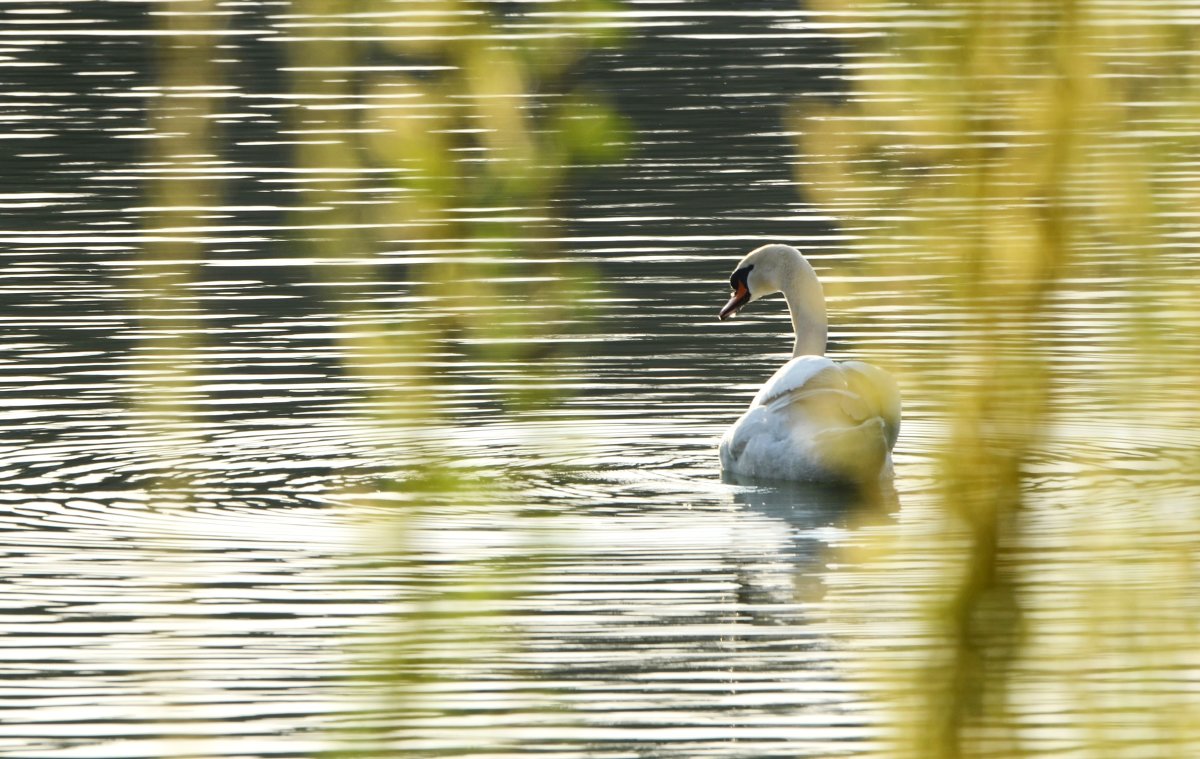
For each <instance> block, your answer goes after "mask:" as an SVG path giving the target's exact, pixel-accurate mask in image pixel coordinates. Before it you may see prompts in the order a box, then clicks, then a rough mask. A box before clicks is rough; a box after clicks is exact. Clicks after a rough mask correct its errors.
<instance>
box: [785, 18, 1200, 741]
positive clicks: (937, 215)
mask: <svg viewBox="0 0 1200 759" xmlns="http://www.w3.org/2000/svg"><path fill="white" fill-rule="evenodd" d="M811 5H812V8H813V10H814V11H815V12H816V13H817V14H818V15H819V17H820V19H821V20H822V21H827V22H834V23H837V24H839V25H841V26H840V27H839V28H848V29H853V28H858V29H860V30H867V33H862V34H855V35H848V36H847V41H846V43H845V44H846V51H845V62H846V63H845V69H846V77H845V80H846V82H847V83H849V84H851V85H852V88H851V89H850V91H849V92H847V93H846V95H845V99H844V101H843V102H839V103H833V104H831V103H827V102H824V103H823V102H815V101H814V102H804V103H801V104H798V105H797V107H796V108H795V111H794V113H793V124H794V126H795V129H796V131H797V133H798V134H800V135H801V136H800V138H799V139H800V144H799V154H800V159H799V173H798V179H799V181H800V183H801V184H802V185H803V186H804V189H805V192H806V193H807V196H808V199H809V200H810V201H812V202H813V203H815V204H817V205H819V206H820V207H822V208H823V209H825V210H828V211H829V213H830V215H832V216H834V217H836V218H838V219H839V220H841V221H842V226H843V230H844V231H845V233H846V235H847V237H848V238H849V239H850V240H851V241H852V242H851V246H854V245H856V244H857V245H860V246H861V247H862V249H864V250H870V251H872V256H871V257H870V258H869V260H866V261H864V263H863V264H862V268H863V270H864V271H865V272H866V273H867V274H868V275H869V276H871V277H873V278H874V279H873V281H876V282H886V281H898V282H900V283H901V284H900V285H899V286H898V287H897V288H896V291H895V292H894V293H892V300H890V301H889V302H888V303H886V304H883V305H885V306H886V307H887V308H888V309H891V310H894V311H897V312H899V313H902V314H904V315H906V316H909V317H912V318H913V319H914V326H916V325H917V324H920V323H921V321H919V320H921V319H925V320H927V321H926V322H925V323H934V324H939V322H938V318H939V315H944V314H945V313H946V312H950V313H953V314H954V315H955V316H956V322H957V323H949V324H947V323H945V322H944V320H942V322H941V323H940V324H939V327H940V328H939V329H938V330H936V331H934V330H928V332H929V335H928V337H927V338H924V339H929V340H935V341H937V344H936V347H930V349H929V350H927V351H925V352H924V356H925V360H923V361H921V362H912V364H911V365H909V366H904V367H898V368H900V369H901V370H902V371H903V374H904V376H905V378H906V380H907V384H908V385H909V388H908V390H907V391H906V403H909V401H910V400H914V399H920V400H918V401H917V402H918V403H925V404H927V405H928V406H929V407H930V412H931V413H933V414H935V415H941V416H943V417H944V418H946V419H947V422H948V424H947V426H948V428H949V432H948V439H946V440H945V441H944V443H943V445H942V451H943V454H942V457H941V461H940V465H939V468H938V472H937V475H936V477H937V482H938V483H939V484H938V485H937V489H938V491H939V493H940V494H939V498H938V499H937V500H938V502H939V505H940V508H939V509H937V510H936V513H935V514H934V515H931V516H928V517H927V519H928V521H927V522H922V523H921V524H920V525H915V524H909V525H905V526H902V528H901V529H900V530H899V531H898V533H897V534H890V533H880V535H879V538H878V540H876V541H875V542H873V543H872V544H871V545H870V546H869V548H868V549H867V553H866V555H865V556H864V557H861V558H863V559H865V560H866V562H867V564H868V565H872V564H873V565H874V566H875V567H876V568H877V569H878V572H879V574H878V575H877V576H876V577H875V581H876V582H879V583H882V584H884V585H885V587H886V588H887V589H888V590H889V591H890V592H891V593H892V594H894V596H895V597H897V598H904V599H908V601H907V603H908V605H906V606H905V607H904V609H903V610H902V611H898V612H896V613H897V614H899V615H900V616H902V617H903V618H904V619H905V624H908V625H911V627H910V628H909V629H908V630H906V631H904V632H902V631H900V630H894V629H893V630H890V631H888V632H887V633H886V634H887V635H888V636H889V637H904V636H905V634H906V633H907V635H911V636H916V637H914V638H913V640H920V641H921V642H920V643H919V644H918V645H917V647H916V648H914V649H913V652H912V654H911V655H910V656H905V655H900V654H897V653H895V652H893V655H891V656H881V657H879V658H878V659H877V660H873V663H874V664H875V665H877V667H876V668H875V669H873V670H872V671H871V672H870V675H869V677H870V678H871V681H872V682H874V683H877V684H878V683H882V684H883V686H882V687H883V693H882V694H881V695H883V696H884V698H885V703H891V704H893V705H896V706H897V707H898V708H896V709H894V710H892V711H890V712H889V713H888V714H887V715H885V717H884V719H885V721H887V722H889V723H890V724H891V726H892V728H894V729H893V730H892V731H891V733H890V736H891V738H892V739H893V741H894V743H892V744H890V745H889V747H888V749H887V751H886V755H887V756H889V757H921V758H923V759H937V758H940V757H984V756H988V757H1011V756H1026V755H1043V756H1046V755H1053V756H1065V755H1071V756H1104V757H1116V756H1122V757H1124V756H1129V757H1134V756H1191V755H1195V754H1196V753H1197V752H1198V751H1200V693H1198V692H1197V689H1196V687H1195V661H1194V653H1195V642H1196V640H1198V639H1200V638H1197V637H1196V636H1195V633H1196V632H1197V629H1196V628H1197V622H1196V616H1195V610H1196V607H1197V599H1196V597H1195V593H1194V589H1195V587H1196V581H1197V579H1200V578H1198V577H1197V570H1196V567H1195V565H1194V554H1193V553H1192V551H1191V549H1189V548H1186V547H1185V546H1186V545H1187V544H1188V542H1190V541H1188V540H1186V536H1191V537H1192V538H1194V536H1195V535H1196V534H1197V532H1198V531H1200V521H1198V518H1197V513H1196V511H1197V509H1196V505H1197V504H1196V500H1195V499H1196V495H1197V494H1196V487H1195V485H1196V478H1195V472H1196V469H1197V466H1196V465H1197V463H1198V460H1197V455H1196V453H1195V451H1194V450H1192V449H1190V448H1188V447H1186V446H1182V447H1181V446H1172V445H1171V443H1170V441H1171V440H1172V438H1173V437H1176V433H1177V432H1178V431H1180V430H1190V429H1195V425H1196V422H1197V418H1196V417H1197V415H1196V411H1195V408H1196V407H1195V404H1194V403H1193V402H1192V401H1191V400H1190V396H1191V394H1192V392H1191V391H1190V390H1186V389H1185V388H1186V387H1188V386H1190V384H1192V383H1193V382H1194V377H1195V376H1196V370H1197V368H1198V367H1197V363H1198V361H1200V345H1198V338H1197V331H1196V329H1195V328H1196V325H1197V324H1200V319H1198V317H1197V311H1198V309H1197V299H1196V295H1197V293H1196V287H1195V285H1194V284H1193V279H1192V277H1194V275H1193V274H1191V272H1194V270H1195V261H1196V258H1197V256H1196V248H1195V246H1194V244H1192V242H1191V239H1192V238H1193V237H1194V234H1195V214H1196V208H1197V202H1198V201H1200V186H1197V175H1196V173H1195V172H1194V171H1192V170H1183V169H1184V167H1189V166H1194V164H1195V161H1196V158H1197V157H1198V155H1200V135H1198V134H1197V132H1196V130H1195V124H1196V123H1198V120H1200V63H1198V59H1197V57H1196V56H1195V54H1194V51H1195V50H1196V49H1197V44H1198V43H1200V39H1198V38H1200V27H1197V26H1196V25H1195V24H1194V23H1184V22H1183V21H1182V20H1181V19H1182V16H1181V15H1180V13H1181V12H1183V11H1185V10H1186V5H1187V4H1185V3H1172V2H1165V3H1156V4H1152V5H1144V4H1141V3H1112V2H1102V1H1100V0H1015V1H1010V0H979V1H978V2H931V1H928V0H925V1H922V0H918V1H916V2H911V1H907V0H906V1H904V2H899V1H893V0H882V1H881V2H874V3H869V4H864V3H859V2H850V1H848V0H814V2H813V3H812V4H811ZM1192 11H1193V12H1194V7H1193V8H1192ZM1081 282H1086V283H1088V284H1089V289H1093V290H1102V291H1104V292H1105V293H1106V297H1105V299H1104V302H1099V303H1075V302H1071V301H1070V299H1069V298H1068V297H1067V293H1068V292H1069V290H1070V288H1068V287H1066V286H1065V285H1066V284H1068V283H1070V284H1073V285H1078V284H1079V283H1081ZM1079 309H1092V310H1093V313H1096V314H1100V315H1102V316H1103V317H1104V318H1103V320H1100V323H1102V324H1105V325H1107V326H1108V328H1107V329H1104V330H1095V332H1094V334H1091V335H1089V334H1087V333H1082V334H1079V335H1069V334H1067V333H1069V331H1070V329H1071V326H1072V325H1073V324H1084V325H1086V322H1084V321H1083V320H1077V319H1075V318H1074V314H1077V313H1079ZM935 312H936V313H935ZM1056 333H1057V334H1058V335H1059V336H1058V337H1056ZM1080 363H1084V364H1086V365H1087V366H1090V367H1095V366H1100V367H1109V369H1108V370H1107V371H1086V372H1085V371H1080V369H1079V368H1078V366H1077V365H1078V364H1080ZM1079 393H1085V394H1089V395H1090V397H1088V398H1086V400H1085V402H1082V403H1081V402H1080V399H1079V398H1077V397H1071V396H1073V395H1077V394H1079ZM1060 408H1070V409H1079V408H1088V409H1091V410H1092V414H1091V416H1090V417H1089V418H1086V419H1081V418H1077V417H1074V418H1073V417H1072V416H1071V415H1064V414H1062V413H1059V412H1060ZM1043 478H1057V479H1059V480H1062V479H1068V480H1069V481H1070V483H1071V484H1070V486H1069V487H1061V486H1060V487H1059V488H1058V489H1057V491H1056V492H1058V493H1060V494H1061V493H1062V492H1068V493H1071V494H1072V497H1071V498H1069V499H1068V500H1066V501H1063V500H1061V499H1062V496H1061V495H1060V496H1058V498H1059V499H1060V500H1058V501H1050V502H1048V501H1047V499H1044V498H1041V497H1040V496H1039V494H1038V489H1037V483H1038V482H1039V481H1040V480H1041V479H1043ZM1180 536H1185V539H1183V540H1180ZM914 568H919V570H916V569H914ZM931 570H936V571H932V573H931ZM915 574H920V577H916V576H915ZM1151 578H1152V579H1151ZM1080 623H1083V624H1082V626H1081V625H1080ZM866 624H868V625H869V624H870V622H866ZM1166 672H1173V673H1174V674H1171V675H1165V674H1164V673H1166Z"/></svg>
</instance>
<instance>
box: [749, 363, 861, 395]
mask: <svg viewBox="0 0 1200 759" xmlns="http://www.w3.org/2000/svg"><path fill="white" fill-rule="evenodd" d="M822 387H831V388H838V389H845V387H846V380H845V378H844V377H843V376H842V371H841V370H840V369H838V366H837V364H835V363H834V362H833V361H831V360H829V359H827V358H825V357H824V356H799V357H798V358H793V359H792V360H791V361H788V362H787V363H786V364H784V365H783V366H781V367H779V369H778V370H777V371H776V372H775V374H773V375H771V379H769V380H767V381H766V383H764V384H763V386H762V388H761V389H760V390H759V391H758V394H757V395H755V396H754V400H753V401H751V403H750V405H751V406H752V407H753V406H766V405H769V404H771V403H773V402H775V401H777V400H779V399H780V398H782V397H784V396H787V395H788V394H790V393H795V392H798V391H804V390H814V389H817V388H822Z"/></svg>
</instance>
